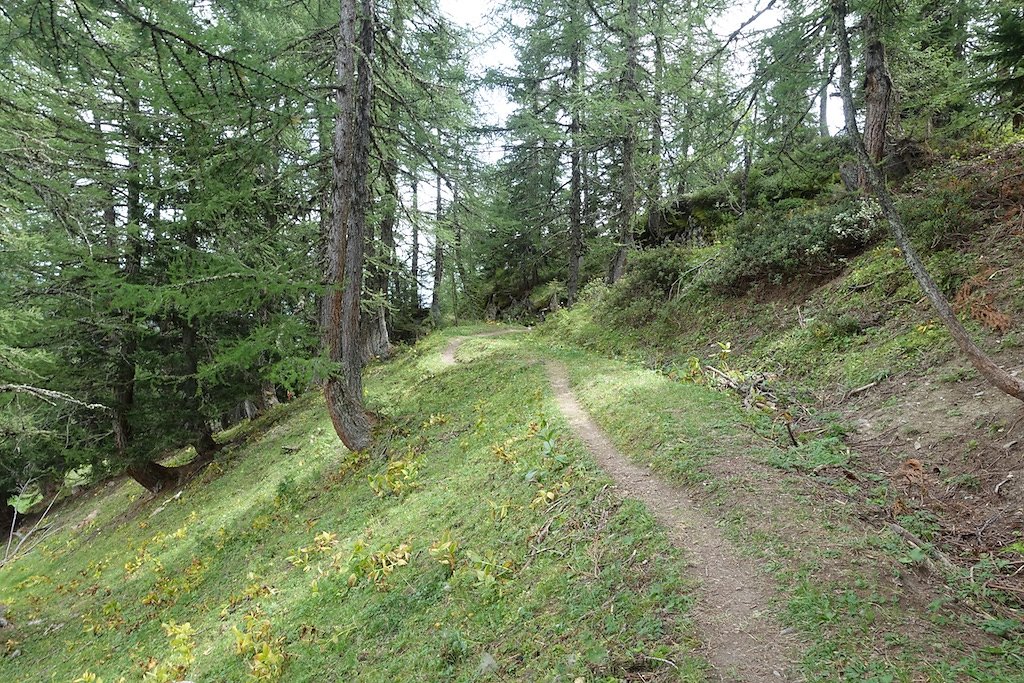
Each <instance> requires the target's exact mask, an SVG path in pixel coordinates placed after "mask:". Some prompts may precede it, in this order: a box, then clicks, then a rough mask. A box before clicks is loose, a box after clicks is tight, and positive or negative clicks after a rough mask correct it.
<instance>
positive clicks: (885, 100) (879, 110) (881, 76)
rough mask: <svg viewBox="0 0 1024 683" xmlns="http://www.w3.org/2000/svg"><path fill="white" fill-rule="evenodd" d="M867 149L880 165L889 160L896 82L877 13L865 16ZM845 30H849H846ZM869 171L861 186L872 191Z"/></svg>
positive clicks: (865, 134)
mask: <svg viewBox="0 0 1024 683" xmlns="http://www.w3.org/2000/svg"><path fill="white" fill-rule="evenodd" d="M863 26H864V105H865V106H864V147H865V149H866V150H867V153H868V158H869V159H870V160H871V161H872V162H873V165H874V164H878V163H879V162H880V161H882V159H884V158H885V134H886V129H887V126H888V123H889V114H890V110H891V107H892V78H891V77H890V76H889V66H888V64H887V63H886V58H885V43H883V42H882V31H881V29H882V27H881V25H880V23H879V20H878V17H877V16H876V15H875V14H873V13H868V14H866V15H865V16H864V24H863ZM844 29H845V27H844ZM870 185H871V182H870V180H869V179H868V177H867V175H866V173H865V171H864V170H863V169H862V170H861V174H860V186H861V188H862V189H865V190H869V189H871V187H870Z"/></svg>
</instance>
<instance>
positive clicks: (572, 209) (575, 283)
mask: <svg viewBox="0 0 1024 683" xmlns="http://www.w3.org/2000/svg"><path fill="white" fill-rule="evenodd" d="M570 28H571V30H572V31H574V35H573V43H572V54H571V55H570V57H569V80H570V81H571V84H572V102H571V105H570V107H571V109H572V114H571V116H572V119H571V120H570V122H569V142H570V144H571V145H572V152H571V153H570V160H569V164H570V167H571V168H570V174H569V276H568V278H566V290H567V293H566V299H567V305H568V306H570V307H571V306H572V305H573V304H575V303H576V297H577V295H578V294H579V288H580V265H581V264H582V262H583V149H582V140H581V138H582V133H583V123H582V118H583V112H582V110H583V96H584V84H583V80H584V75H583V63H584V60H585V54H584V46H583V37H582V36H581V35H580V33H581V32H582V31H583V9H582V7H581V6H580V0H575V1H574V3H573V17H572V24H571V27H570Z"/></svg>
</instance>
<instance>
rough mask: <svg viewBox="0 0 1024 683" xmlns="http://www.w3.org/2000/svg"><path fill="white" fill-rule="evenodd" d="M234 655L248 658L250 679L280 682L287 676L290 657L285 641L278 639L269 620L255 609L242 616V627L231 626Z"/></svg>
mask: <svg viewBox="0 0 1024 683" xmlns="http://www.w3.org/2000/svg"><path fill="white" fill-rule="evenodd" d="M231 633H232V634H233V635H234V636H235V653H236V654H239V655H241V656H243V657H248V658H249V680H250V681H259V682H260V683H264V682H270V681H278V680H280V679H281V675H282V674H283V673H284V664H285V659H286V658H287V655H286V653H285V651H284V638H281V637H278V638H275V637H274V635H273V633H272V625H271V623H270V620H269V619H266V618H265V617H264V614H263V612H262V611H261V610H259V609H256V610H253V611H251V612H249V613H248V614H246V615H245V616H244V617H242V628H241V629H239V628H238V627H237V626H232V627H231Z"/></svg>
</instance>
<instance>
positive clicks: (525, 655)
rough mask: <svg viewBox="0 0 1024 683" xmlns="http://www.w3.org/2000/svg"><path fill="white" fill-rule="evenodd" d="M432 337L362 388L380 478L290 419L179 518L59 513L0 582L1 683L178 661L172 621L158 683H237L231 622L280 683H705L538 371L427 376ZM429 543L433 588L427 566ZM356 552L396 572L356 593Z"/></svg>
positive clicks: (678, 580) (90, 498) (495, 364)
mask: <svg viewBox="0 0 1024 683" xmlns="http://www.w3.org/2000/svg"><path fill="white" fill-rule="evenodd" d="M462 331H465V330H462ZM452 333H454V332H452ZM452 333H449V334H452ZM448 336H449V335H435V336H433V337H431V338H429V339H428V340H426V341H425V342H423V343H421V344H420V345H418V346H417V347H415V348H413V349H408V350H406V351H404V352H403V353H402V354H401V355H400V357H399V359H398V360H396V361H394V362H392V363H390V364H387V365H382V366H377V367H375V368H373V369H371V370H370V371H369V373H368V396H369V400H370V403H371V404H372V405H373V406H374V407H375V408H376V409H377V410H379V411H380V412H381V413H382V415H384V416H385V417H386V418H387V419H386V422H387V425H388V431H387V432H386V433H384V434H382V435H381V439H382V442H386V443H387V455H380V454H378V455H375V456H373V457H371V459H370V460H369V461H367V462H356V461H354V459H353V457H352V456H351V454H349V453H347V452H345V451H344V450H343V449H342V448H341V447H340V445H339V442H338V441H337V438H336V437H335V436H334V434H333V432H332V430H331V426H330V422H329V420H328V419H327V417H326V414H325V409H324V407H323V405H322V402H321V400H320V399H319V398H318V397H316V396H308V397H304V398H302V399H300V400H299V401H297V402H295V403H293V404H291V405H288V406H282V407H279V408H277V409H275V414H273V415H270V416H268V417H267V418H264V420H263V421H262V423H260V422H258V423H256V424H255V425H253V426H252V427H251V428H250V429H249V430H248V432H246V430H241V433H240V434H238V435H236V436H237V437H238V439H239V440H238V441H237V442H236V445H234V446H231V447H230V448H229V449H227V451H226V453H225V456H224V458H222V459H221V461H220V462H219V463H218V464H217V465H215V466H214V467H213V468H212V469H211V470H209V471H208V472H207V473H206V474H205V475H204V476H203V477H202V478H201V479H200V480H197V481H194V482H193V483H191V484H190V485H189V486H187V487H186V488H185V489H184V490H183V491H182V495H181V496H180V497H175V496H173V495H166V496H162V497H159V498H158V499H155V500H151V499H150V498H149V496H148V494H146V495H144V494H143V493H142V491H141V489H139V488H138V487H137V486H136V485H135V484H134V483H132V482H129V481H123V480H119V481H115V482H111V483H109V484H106V485H102V486H100V487H98V488H97V489H96V490H94V491H92V492H90V493H87V494H85V495H83V496H82V497H81V498H79V499H76V500H74V501H73V502H71V503H70V504H68V505H67V506H65V507H64V508H63V509H61V510H60V511H59V512H58V514H57V515H56V516H55V517H54V524H55V525H58V526H60V525H63V526H64V529H63V530H62V531H60V532H59V533H57V534H55V535H53V536H51V537H50V538H49V539H48V540H47V541H46V542H45V544H44V545H43V546H41V547H39V548H37V549H36V550H35V551H34V552H32V553H31V554H29V555H27V556H25V557H23V558H21V559H19V560H18V561H17V562H16V563H14V564H13V565H11V566H9V567H7V568H5V569H4V570H3V571H2V572H0V603H4V604H6V605H8V606H9V614H8V616H9V617H10V618H11V619H12V620H13V621H14V622H15V626H14V627H13V628H12V629H9V630H5V631H4V632H3V637H4V639H8V638H9V639H11V640H12V641H16V642H12V643H9V644H8V645H7V646H6V647H7V652H11V651H13V650H19V651H20V655H19V656H17V657H16V658H12V657H10V656H0V680H4V681H26V682H27V681H33V682H34V681H61V682H66V681H74V680H75V679H76V678H78V677H79V676H81V675H82V674H83V673H85V672H87V671H88V672H91V673H93V674H96V675H98V676H100V677H102V678H103V679H104V680H105V681H107V682H108V683H110V681H117V680H119V679H120V678H121V677H124V678H125V680H127V681H139V680H141V679H142V678H143V675H144V672H145V671H146V670H147V669H152V668H153V667H154V665H159V664H161V663H164V664H170V665H174V664H176V663H180V662H182V661H183V660H182V656H181V655H180V654H179V655H176V654H174V653H173V652H172V649H171V644H170V642H169V639H168V637H167V635H166V634H165V631H164V628H163V627H162V626H161V625H162V624H170V623H171V622H177V623H178V624H182V623H186V622H187V623H189V624H190V625H191V628H192V629H193V631H194V635H192V636H191V638H186V639H185V640H186V644H185V647H184V650H185V653H186V655H187V654H191V656H193V657H194V661H193V662H192V663H191V664H190V665H189V666H187V667H186V668H185V669H184V670H181V671H179V672H176V673H175V677H174V678H172V679H170V680H179V679H185V678H187V679H189V680H196V681H243V680H246V679H247V676H248V675H249V673H250V662H251V661H252V659H253V658H252V654H251V653H247V654H245V655H242V654H238V653H237V652H236V636H235V635H234V633H233V631H232V627H235V628H237V629H239V630H240V631H245V630H246V621H247V617H246V615H250V617H249V623H250V631H251V632H253V633H255V634H256V638H257V640H260V639H261V638H262V641H265V642H267V643H269V645H270V648H271V652H272V653H274V654H283V655H285V657H286V658H285V660H284V673H283V676H281V678H280V680H287V681H313V680H359V681H444V680H453V681H476V680H481V681H483V680H568V681H573V680H576V679H577V678H582V679H583V680H586V681H613V680H625V679H626V678H627V677H628V676H635V672H637V671H642V672H645V673H644V675H645V676H646V677H647V679H648V680H665V681H667V680H673V681H700V680H704V674H703V671H704V669H705V665H704V663H703V662H702V660H700V659H699V658H698V657H696V656H694V654H693V652H694V649H695V644H694V643H695V639H694V634H693V633H692V629H691V625H690V622H689V620H688V618H687V612H688V610H689V608H690V605H691V601H692V597H691V592H692V586H691V584H690V583H689V582H688V580H687V579H686V578H684V575H683V567H684V563H683V561H682V558H680V557H679V553H678V552H677V551H675V550H674V549H672V548H671V547H670V546H669V545H668V544H667V542H666V540H665V537H664V535H663V533H662V532H661V530H660V529H658V528H657V527H656V525H655V524H654V522H653V521H652V518H651V517H650V516H649V515H648V513H647V512H646V511H645V510H644V509H643V508H642V507H641V506H639V505H638V504H637V503H635V502H631V501H625V502H623V501H621V500H619V499H617V498H616V497H615V496H614V494H613V493H612V492H611V490H610V489H609V488H608V487H607V484H608V481H607V479H606V478H605V477H604V475H603V474H602V473H601V472H600V471H598V470H596V469H595V467H594V465H593V463H592V461H591V460H590V458H589V456H588V455H587V454H586V453H585V452H584V450H583V448H582V447H581V445H580V444H579V443H578V442H576V441H575V440H574V439H572V438H570V437H569V436H568V435H567V431H566V426H565V425H564V423H563V422H562V420H561V418H560V416H559V415H558V413H557V411H556V409H555V407H554V405H553V403H552V397H551V394H550V392H549V390H548V385H547V381H546V379H545V376H544V374H543V371H542V369H541V368H540V367H538V366H535V365H530V364H524V363H522V362H520V361H519V360H518V359H517V358H516V357H514V356H507V355H501V354H498V355H493V356H490V357H488V359H487V361H486V362H476V363H469V364H467V365H464V366H460V367H457V368H452V369H442V368H441V367H440V364H439V362H438V351H439V349H440V348H441V346H442V345H443V344H444V343H445V342H446V339H447V337H448ZM540 423H546V424H548V425H550V427H551V428H552V429H553V430H554V431H555V433H556V435H557V436H556V443H557V449H556V452H555V453H554V454H553V455H557V456H558V458H557V459H554V458H551V457H548V458H544V457H543V456H542V450H541V442H540V440H539V438H538V437H537V436H535V435H531V431H532V429H535V428H531V424H540ZM264 427H265V428H264ZM495 446H501V447H503V448H504V449H505V451H507V452H508V453H509V454H510V455H509V456H508V457H507V458H505V459H502V458H499V457H497V456H496V455H495ZM286 447H287V449H288V450H286ZM295 447H300V448H299V450H298V451H296V452H292V451H293V449H294V448H295ZM387 457H390V458H392V459H401V460H404V461H408V460H413V461H415V462H416V463H417V464H418V468H417V472H416V473H415V475H414V477H413V478H412V479H410V480H406V481H401V478H399V483H401V484H402V485H403V487H404V490H403V491H402V495H401V496H397V495H396V496H386V497H383V498H381V497H378V496H377V495H375V493H374V491H373V490H372V489H371V487H370V484H369V481H368V478H369V477H370V476H371V475H379V474H381V473H383V472H384V471H385V469H386V467H387V463H386V462H385V458H387ZM506 460H510V461H511V462H508V461H506ZM528 471H539V472H541V473H542V474H541V475H539V483H538V484H533V483H528V482H527V481H526V479H525V475H526V473H527V472H528ZM537 476H538V475H534V477H537ZM563 482H564V485H562V483H563ZM556 485H558V486H559V494H558V496H557V497H556V499H555V500H554V501H553V502H547V503H542V504H534V505H531V504H532V503H534V500H535V498H536V496H537V489H538V486H543V487H544V488H545V490H550V489H552V488H554V487H556ZM94 510H95V511H96V512H97V514H96V516H95V519H94V520H93V521H92V522H91V523H90V524H89V525H87V526H86V527H84V528H81V529H76V528H74V527H75V525H76V524H78V523H79V522H80V521H81V520H83V519H84V518H86V517H87V515H89V514H90V513H91V512H92V511H94ZM323 534H328V535H323ZM446 539H452V540H454V541H455V542H456V543H457V548H456V550H455V553H454V555H455V571H454V573H451V572H450V570H449V568H448V567H446V566H445V565H442V564H441V563H440V562H439V558H438V557H434V556H432V554H431V553H430V548H431V546H432V545H434V544H436V543H438V542H440V541H443V540H446ZM318 542H319V544H320V549H319V550H318V549H317V547H316V546H317V543H318ZM357 542H362V543H364V544H365V546H366V549H367V551H368V552H377V551H380V552H387V551H393V550H395V549H396V548H398V547H399V546H401V545H402V544H408V546H410V555H409V558H408V564H407V565H406V566H400V567H397V568H395V569H394V570H393V571H392V572H391V573H390V574H388V575H387V577H386V579H385V580H384V581H383V584H382V585H381V586H380V587H377V586H375V585H373V583H372V581H371V580H370V578H369V576H367V575H368V574H369V572H370V571H372V569H373V568H374V565H373V563H372V562H371V561H368V560H364V561H363V562H359V561H358V560H359V557H361V556H360V555H359V553H358V552H357V553H356V561H354V562H353V561H352V557H353V549H354V547H355V546H356V544H357ZM303 549H305V550H303ZM442 554H443V553H442ZM289 558H292V559H289ZM296 564H298V565H300V566H296ZM126 565H127V566H126ZM353 573H354V574H356V579H357V580H356V583H355V585H354V586H351V587H350V585H349V581H350V576H351V575H352V574H353ZM263 628H266V629H268V632H266V633H264V635H263V636H260V635H259V633H260V631H261V629H263ZM189 640H191V641H192V642H187V641H189ZM663 660H671V662H673V663H674V665H675V667H673V666H671V665H669V664H666V663H664V661H663ZM151 673H152V671H151ZM178 674H180V676H178Z"/></svg>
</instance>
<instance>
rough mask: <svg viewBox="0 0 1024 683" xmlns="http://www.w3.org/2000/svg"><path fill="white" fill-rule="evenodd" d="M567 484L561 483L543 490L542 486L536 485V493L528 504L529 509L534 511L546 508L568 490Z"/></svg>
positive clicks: (565, 482)
mask: <svg viewBox="0 0 1024 683" xmlns="http://www.w3.org/2000/svg"><path fill="white" fill-rule="evenodd" d="M569 488H570V487H569V482H567V481H563V482H559V483H557V484H555V485H554V486H552V487H551V488H548V489H546V488H544V486H543V485H542V484H538V485H537V493H536V494H534V496H533V501H532V502H531V503H530V508H532V509H534V510H536V509H538V508H542V507H547V506H548V505H551V504H552V503H554V502H555V501H556V500H558V499H559V498H560V497H561V496H562V495H564V494H565V492H566V491H568V490H569Z"/></svg>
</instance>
